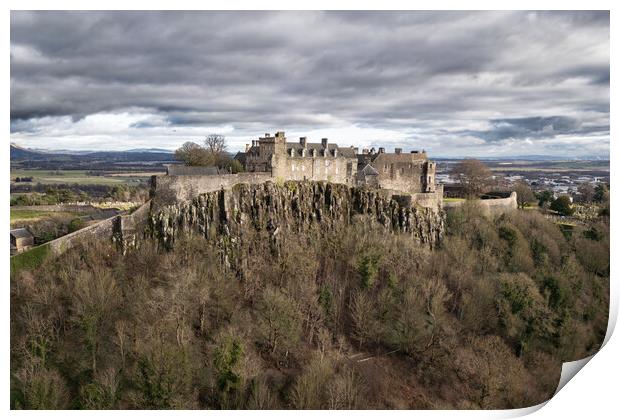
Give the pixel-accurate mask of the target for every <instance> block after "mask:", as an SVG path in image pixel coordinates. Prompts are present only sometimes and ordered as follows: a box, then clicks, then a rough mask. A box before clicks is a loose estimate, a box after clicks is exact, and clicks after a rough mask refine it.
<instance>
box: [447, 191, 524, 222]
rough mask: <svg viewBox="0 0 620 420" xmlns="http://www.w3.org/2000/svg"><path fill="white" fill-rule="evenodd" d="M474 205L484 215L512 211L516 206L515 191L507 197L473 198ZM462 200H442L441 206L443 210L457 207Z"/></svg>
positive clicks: (460, 204) (464, 201) (461, 203)
mask: <svg viewBox="0 0 620 420" xmlns="http://www.w3.org/2000/svg"><path fill="white" fill-rule="evenodd" d="M474 201H475V203H476V205H477V206H479V207H480V210H481V211H482V213H483V214H484V215H486V216H496V215H499V214H502V213H506V212H510V211H514V210H516V209H517V208H518V204H517V193H516V192H514V191H513V192H512V193H511V194H510V197H508V198H493V199H488V200H474ZM466 202H467V201H466V200H463V201H449V202H443V208H444V209H445V210H450V209H455V208H459V207H461V206H462V205H463V203H466Z"/></svg>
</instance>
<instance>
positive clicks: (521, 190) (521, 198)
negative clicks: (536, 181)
mask: <svg viewBox="0 0 620 420" xmlns="http://www.w3.org/2000/svg"><path fill="white" fill-rule="evenodd" d="M513 189H514V191H515V192H516V193H517V203H518V204H519V208H521V209H524V208H525V206H527V205H528V204H529V203H533V202H536V196H535V195H534V192H533V191H532V189H531V188H530V187H529V185H527V184H526V183H525V182H522V181H521V182H517V183H516V184H515V185H514V186H513Z"/></svg>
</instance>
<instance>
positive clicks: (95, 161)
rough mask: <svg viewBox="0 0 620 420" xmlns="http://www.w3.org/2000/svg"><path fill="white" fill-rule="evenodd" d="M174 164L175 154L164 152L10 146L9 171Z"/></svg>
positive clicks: (155, 150) (161, 150)
mask: <svg viewBox="0 0 620 420" xmlns="http://www.w3.org/2000/svg"><path fill="white" fill-rule="evenodd" d="M172 162H175V159H174V153H173V152H171V151H169V150H164V149H133V150H123V151H104V152H96V151H78V152H75V151H66V150H36V149H28V148H25V147H21V146H19V145H17V144H13V143H11V167H12V168H23V169H26V168H32V169H88V170H94V169H98V170H106V169H110V168H131V167H134V168H135V167H141V166H151V167H154V166H153V165H155V166H157V167H160V168H161V167H162V166H161V165H162V164H164V163H172Z"/></svg>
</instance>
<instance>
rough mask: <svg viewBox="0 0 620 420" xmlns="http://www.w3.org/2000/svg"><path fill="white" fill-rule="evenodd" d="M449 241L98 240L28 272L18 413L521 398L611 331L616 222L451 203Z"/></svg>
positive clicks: (14, 285) (17, 343)
mask: <svg viewBox="0 0 620 420" xmlns="http://www.w3.org/2000/svg"><path fill="white" fill-rule="evenodd" d="M446 230H447V231H446V235H445V237H444V240H443V242H442V244H441V246H440V247H437V248H436V249H432V250H431V249H429V247H427V246H425V245H420V244H417V243H415V242H413V241H412V240H411V237H410V236H407V235H396V234H386V233H385V232H384V231H383V230H382V229H380V228H377V229H376V230H372V229H370V230H369V229H361V228H356V227H354V226H349V227H343V228H341V229H337V230H334V231H330V232H329V235H325V234H323V235H320V234H316V233H315V232H308V233H307V234H302V235H299V234H295V235H293V234H288V235H287V234H286V233H283V234H282V239H281V246H280V247H279V249H278V250H277V251H274V249H273V248H272V247H270V244H269V241H268V240H267V239H266V237H265V235H266V234H265V233H264V232H256V233H255V234H254V237H248V238H245V239H244V242H243V246H242V248H241V250H240V252H239V255H238V256H237V257H238V258H239V259H241V260H243V264H239V265H238V266H239V267H243V268H242V269H238V270H232V269H230V268H229V267H228V266H227V265H225V264H222V261H223V258H222V255H221V249H220V248H219V247H218V245H217V244H215V243H211V242H209V241H207V240H205V239H204V238H202V237H201V236H200V235H198V234H193V235H190V234H188V235H186V236H184V237H181V238H179V239H178V240H177V241H176V242H175V244H174V248H173V249H172V250H170V251H164V250H163V249H161V247H159V246H158V244H157V242H156V241H155V240H147V241H144V242H143V243H142V244H141V246H140V247H139V248H137V249H131V250H129V251H128V252H127V253H126V254H125V255H123V254H122V253H120V252H119V251H117V250H116V248H115V247H113V246H112V245H111V244H108V243H106V242H94V243H85V244H84V245H83V246H81V247H78V248H75V249H73V250H70V251H69V252H67V253H65V254H64V255H62V256H60V257H58V258H56V259H49V260H47V261H45V262H44V265H43V266H42V267H39V268H38V269H37V270H33V271H21V272H19V273H12V275H11V406H12V408H24V409H37V408H47V409H59V408H72V409H78V408H79V409H122V408H144V409H146V408H155V409H163V408H185V409H207V408H212V409H280V408H287V409H304V408H315V409H365V408H416V409H436V408H460V409H471V408H484V409H487V408H516V407H524V406H531V405H534V404H538V403H540V402H542V401H545V400H547V399H548V398H550V397H551V396H552V395H553V392H554V391H555V388H556V386H557V384H558V379H559V377H560V370H561V364H562V362H563V361H570V360H576V359H580V358H583V357H585V356H587V355H591V354H593V353H595V352H596V351H597V350H598V349H599V347H600V345H601V343H602V340H603V337H604V335H605V331H606V328H607V317H608V303H609V255H610V254H609V220H608V219H607V218H604V217H602V218H599V219H597V220H596V221H592V222H589V225H587V226H575V227H574V228H573V229H572V230H564V231H562V230H561V229H560V227H559V226H558V225H556V224H554V223H552V222H551V221H549V220H547V219H545V218H544V217H543V216H542V215H541V214H539V213H537V212H533V211H527V210H520V211H515V212H513V213H510V214H505V215H502V216H498V217H495V218H485V217H482V216H481V215H480V213H479V210H478V209H477V208H476V207H475V206H473V205H468V204H466V205H464V206H463V207H462V208H460V209H458V210H454V211H451V212H450V213H449V214H448V217H447V222H446Z"/></svg>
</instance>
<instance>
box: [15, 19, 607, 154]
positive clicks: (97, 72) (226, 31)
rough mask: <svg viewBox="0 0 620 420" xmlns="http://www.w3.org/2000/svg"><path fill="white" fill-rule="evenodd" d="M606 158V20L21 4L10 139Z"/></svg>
mask: <svg viewBox="0 0 620 420" xmlns="http://www.w3.org/2000/svg"><path fill="white" fill-rule="evenodd" d="M278 130H282V131H286V133H287V137H288V138H289V141H294V140H297V139H298V137H299V136H304V135H305V136H308V137H309V140H310V141H320V138H321V137H329V138H330V141H334V142H337V143H339V144H340V145H343V146H349V145H355V146H360V147H364V146H379V145H383V146H386V147H387V148H388V149H391V148H393V147H404V148H405V149H426V150H427V151H428V152H429V153H430V155H431V156H438V157H439V156H514V155H552V156H575V157H581V156H600V157H608V155H609V13H608V12H594V13H591V12H550V13H546V12H544V13H541V12H379V13H378V12H189V13H185V12H101V13H99V12H77V13H75V12H71V13H68V12H11V141H12V142H15V143H17V144H19V145H22V146H26V147H33V148H47V149H52V148H54V149H60V148H63V149H75V150H86V149H97V150H103V149H106V150H120V149H131V148H143V147H158V148H167V149H174V148H176V147H178V146H180V145H181V144H182V143H183V142H185V141H188V140H191V141H200V139H201V138H202V137H204V136H205V135H206V134H209V133H221V134H225V135H226V137H227V139H228V142H229V149H230V150H231V151H235V150H239V149H242V148H243V147H244V144H245V143H249V142H250V141H251V140H252V139H253V138H257V136H258V135H262V134H263V133H265V132H271V133H273V132H275V131H278Z"/></svg>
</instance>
